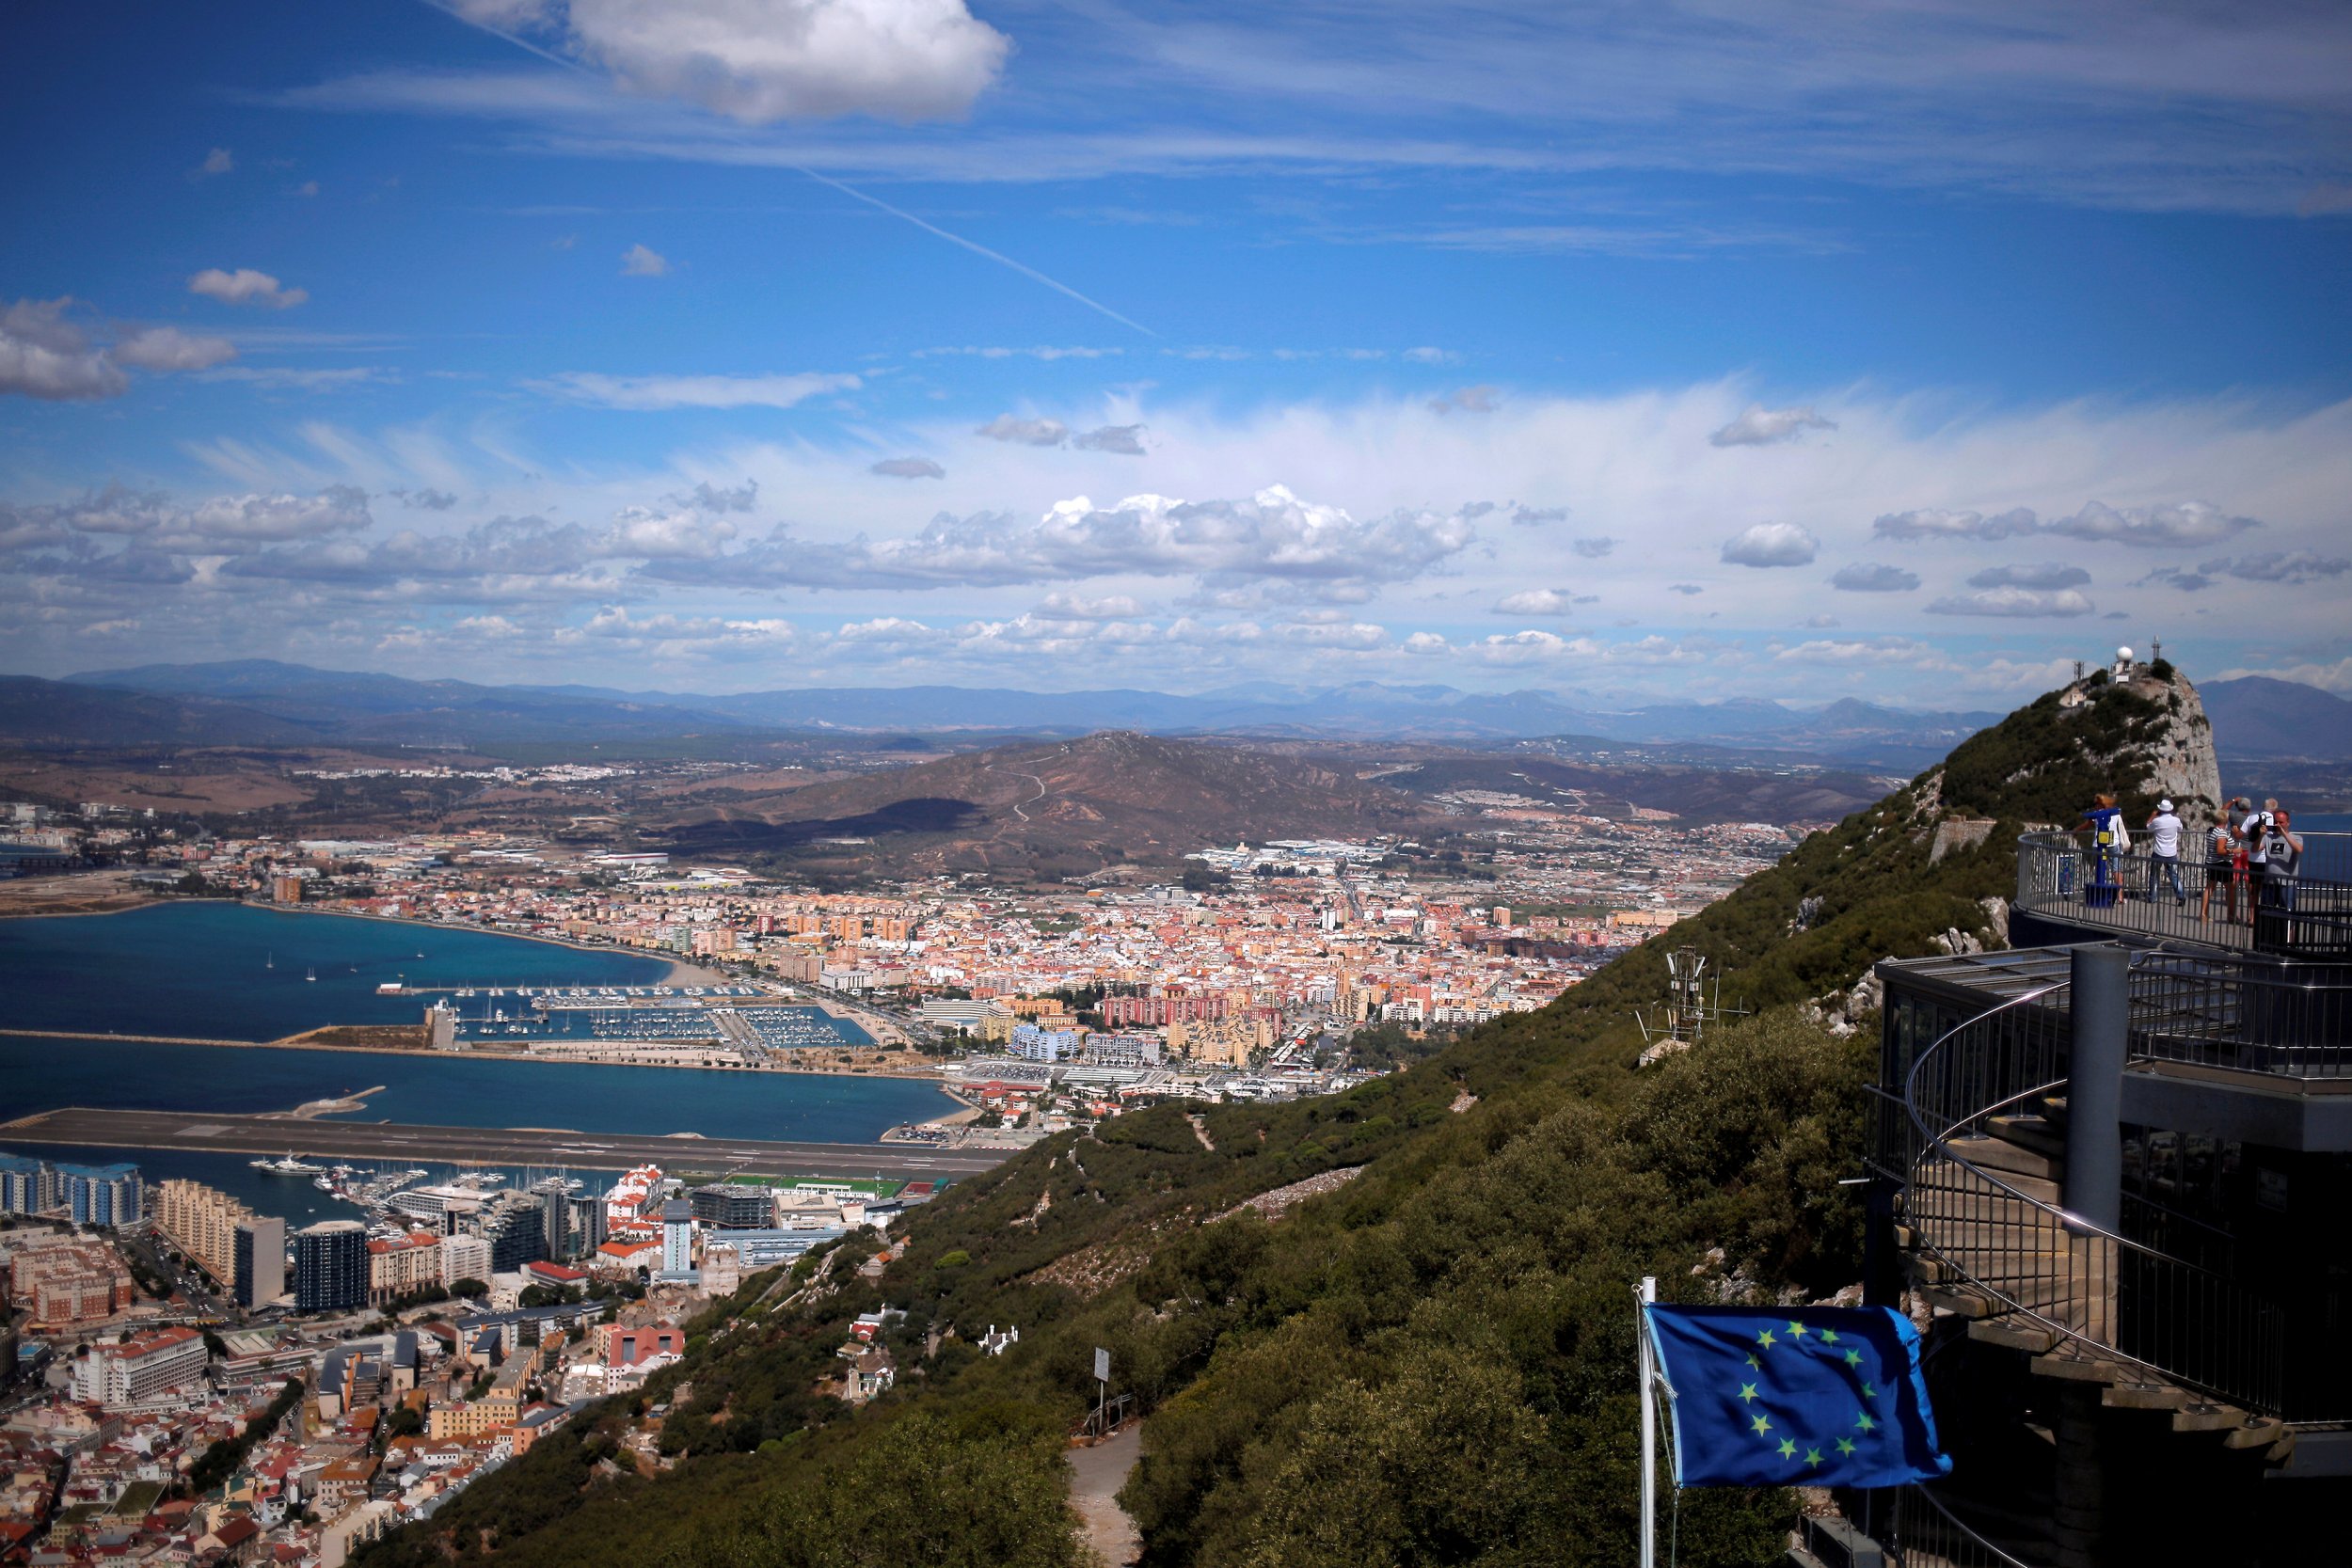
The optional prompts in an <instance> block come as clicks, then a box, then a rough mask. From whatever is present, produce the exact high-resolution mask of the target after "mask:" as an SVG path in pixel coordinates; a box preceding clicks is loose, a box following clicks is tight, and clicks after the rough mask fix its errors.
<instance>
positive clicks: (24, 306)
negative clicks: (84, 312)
mask: <svg viewBox="0 0 2352 1568" xmlns="http://www.w3.org/2000/svg"><path fill="white" fill-rule="evenodd" d="M71 304H72V300H71V299H47V300H42V299H20V300H18V301H17V302H16V303H15V304H14V305H11V306H9V307H8V309H5V310H0V392H14V393H16V394H18V395H19V396H21V397H28V398H40V399H41V400H42V401H43V402H47V403H64V402H70V401H72V400H76V399H83V398H110V397H114V396H115V395H117V394H118V393H119V392H121V391H123V390H124V389H125V388H128V387H129V386H130V384H131V383H130V378H129V377H128V376H126V375H124V374H123V373H122V372H121V371H120V370H119V369H118V368H116V366H115V365H114V364H113V362H112V361H110V360H109V359H108V358H107V357H106V356H105V355H104V354H103V353H101V352H100V351H98V350H96V349H93V348H92V347H90V345H89V340H88V339H87V338H86V337H84V336H83V334H82V331H81V329H80V328H79V327H76V326H75V325H73V324H72V322H69V321H67V320H66V319H65V310H66V307H67V306H69V305H71Z"/></svg>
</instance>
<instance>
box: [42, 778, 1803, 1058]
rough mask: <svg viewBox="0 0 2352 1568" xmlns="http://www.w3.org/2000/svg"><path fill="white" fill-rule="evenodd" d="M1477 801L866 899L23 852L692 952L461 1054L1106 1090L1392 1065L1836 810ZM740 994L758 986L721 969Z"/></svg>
mask: <svg viewBox="0 0 2352 1568" xmlns="http://www.w3.org/2000/svg"><path fill="white" fill-rule="evenodd" d="M1466 794H1468V795H1472V796H1475V797H1476V798H1475V799H1464V800H1460V801H1456V802H1453V804H1454V805H1455V806H1456V808H1457V809H1459V810H1461V811H1463V812H1464V813H1465V814H1466V816H1467V818H1468V821H1469V823H1470V824H1474V825H1475V827H1476V829H1477V832H1475V833H1474V834H1469V835H1463V836H1460V837H1457V838H1455V839H1454V840H1452V841H1450V842H1449V844H1448V846H1447V847H1444V848H1443V849H1438V850H1431V849H1428V848H1425V847H1423V846H1422V845H1421V844H1419V843H1417V842H1414V841H1412V840H1408V839H1400V838H1394V837H1390V838H1375V839H1363V840H1291V841H1279V842H1273V843H1262V844H1258V845H1248V844H1239V845H1231V846H1218V845H1202V846H1200V847H1197V848H1196V849H1195V850H1194V851H1193V852H1192V853H1191V854H1190V855H1188V856H1187V857H1186V859H1185V861H1184V867H1185V868H1184V872H1183V874H1182V876H1181V877H1179V878H1168V879H1149V878H1140V877H1131V878H1121V879H1076V880H1075V881H1073V882H1070V883H1063V884H1058V885H1052V886H998V885H993V884H992V883H990V882H988V881H987V880H986V879H981V878H977V877H971V876H963V877H946V876H942V877H936V878H931V879H926V880H922V881H906V882H897V883H891V884H885V885H880V886H876V887H872V888H866V889H860V890H855V891H848V892H819V891H816V890H813V889H811V888H808V887H806V886H794V885H792V884H790V883H788V882H784V881H778V880H773V879H766V878H763V877H761V876H759V875H756V874H755V873H753V872H751V871H749V870H746V869H744V868H742V867H740V866H738V865H730V864H726V863H715V862H702V861H691V862H690V861H685V860H679V859H673V858H672V857H671V856H669V855H667V854H665V853H661V852H595V851H589V852H582V851H579V850H575V849H570V848H566V847H563V846H561V845H557V844H554V843H552V842H550V841H549V840H548V839H546V838H543V837H530V836H520V835H512V834H503V833H498V832H489V831H474V832H445V833H428V834H416V835H404V836H402V837H398V838H389V839H381V840H355V839H340V840H339V839H323V838H299V839H277V838H268V837H258V836H256V837H234V836H226V835H215V834H213V833H210V832H204V831H202V830H200V829H194V830H192V829H187V828H173V827H168V826H161V827H159V826H156V825H153V824H151V823H149V822H147V821H145V820H142V819H138V818H135V817H130V816H126V814H122V813H110V812H106V811H104V810H103V809H101V808H94V807H93V808H85V810H84V811H83V812H82V813H80V814H67V813H58V812H52V811H49V810H47V809H45V808H40V807H37V806H27V805H19V806H16V807H14V808H13V810H14V813H15V818H16V825H15V840H16V844H17V847H19V848H20V849H21V850H24V851H27V852H29V851H31V850H33V849H36V848H45V849H48V850H49V851H51V852H52V853H54V854H56V855H57V856H60V857H65V856H69V855H71V856H81V857H89V856H104V857H109V858H111V859H113V860H114V861H115V862H116V863H117V866H116V869H115V870H113V871H111V872H108V873H104V875H108V876H112V877H115V878H117V879H119V880H120V881H122V882H123V883H124V884H125V888H126V892H125V896H126V898H129V897H144V896H152V897H158V898H175V897H184V896H190V895H199V896H215V897H235V898H243V899H247V900H259V901H266V902H270V903H273V904H276V905H278V906H284V907H300V908H304V909H309V910H319V911H335V912H341V913H346V914H354V915H368V916H374V917H378V918H385V919H397V920H414V921H424V922H429V923H432V924H436V925H443V926H457V927H470V928H477V929H484V930H491V931H497V932H501V933H505V934H509V935H516V936H525V937H533V938H539V939H544V940H551V941H560V942H570V943H576V944H581V945H588V946H595V947H600V948H614V949H622V950H629V951H637V952H643V953H645V954H648V955H654V956H660V957H662V958H668V959H670V960H672V961H673V962H674V964H675V968H674V970H673V972H672V974H671V979H672V983H673V987H674V988H675V989H674V990H673V992H672V993H671V994H669V995H667V996H657V995H650V994H643V993H641V994H638V995H635V996H619V995H599V994H597V993H596V992H594V991H593V990H590V991H584V992H582V993H580V994H577V995H572V996H561V995H535V996H524V995H517V994H511V993H509V994H501V995H497V996H492V995H489V994H487V993H485V992H482V991H479V990H477V991H471V992H469V993H468V994H465V995H453V994H446V993H444V994H432V993H429V992H427V991H425V990H419V991H418V992H417V996H418V1011H417V1012H415V1013H412V1014H410V1015H409V1016H410V1017H411V1018H412V1019H413V1018H421V1019H422V1023H421V1029H423V1030H424V1031H425V1033H426V1037H427V1039H428V1040H429V1041H430V1042H431V1043H435V1044H437V1045H439V1046H441V1047H443V1048H459V1049H470V1050H480V1051H500V1050H504V1051H519V1052H527V1053H533V1054H538V1055H544V1056H553V1057H558V1058H563V1059H577V1060H605V1061H634V1062H648V1063H661V1064H664V1065H686V1066H728V1067H768V1068H774V1069H812V1068H814V1069H826V1070H846V1069H862V1070H898V1071H906V1070H914V1071H927V1072H928V1071H935V1070H938V1069H940V1067H941V1066H942V1064H943V1063H945V1065H946V1066H947V1067H949V1068H956V1067H959V1066H961V1067H962V1068H964V1069H967V1070H966V1071H964V1072H963V1074H962V1075H964V1076H968V1075H969V1073H968V1068H969V1066H970V1065H971V1064H970V1061H969V1058H971V1057H973V1056H975V1055H977V1056H981V1057H998V1058H1003V1057H1010V1058H1013V1059H1018V1060H1025V1061H1029V1062H1035V1063H1043V1064H1047V1065H1049V1066H1052V1065H1057V1064H1062V1063H1073V1064H1082V1065H1084V1066H1087V1067H1092V1068H1100V1069H1112V1070H1113V1071H1114V1073H1116V1072H1117V1071H1119V1070H1127V1071H1132V1072H1134V1073H1136V1077H1134V1078H1130V1079H1126V1080H1123V1081H1121V1080H1118V1079H1116V1078H1114V1079H1113V1080H1111V1081H1109V1086H1111V1087H1113V1088H1115V1089H1133V1088H1135V1087H1136V1085H1137V1084H1139V1083H1141V1084H1148V1085H1152V1086H1157V1087H1160V1088H1161V1091H1162V1092H1166V1093H1177V1094H1184V1093H1197V1092H1200V1091H1202V1090H1203V1089H1205V1088H1208V1087H1209V1086H1211V1085H1221V1084H1223V1083H1224V1082H1226V1081H1228V1080H1232V1079H1235V1078H1242V1077H1251V1076H1255V1077H1259V1078H1263V1077H1264V1076H1265V1074H1264V1073H1263V1071H1262V1072H1259V1073H1256V1074H1253V1073H1252V1072H1251V1069H1278V1068H1279V1069H1283V1070H1284V1071H1285V1072H1287V1073H1289V1074H1290V1075H1292V1077H1293V1078H1294V1079H1297V1078H1298V1075H1299V1074H1301V1073H1304V1074H1307V1075H1308V1079H1300V1080H1299V1081H1300V1082H1302V1083H1303V1082H1307V1081H1309V1080H1311V1079H1312V1074H1314V1073H1316V1072H1318V1071H1321V1072H1326V1073H1327V1072H1328V1071H1329V1070H1332V1069H1344V1068H1346V1067H1348V1066H1350V1065H1353V1066H1357V1067H1359V1068H1362V1067H1365V1066H1370V1067H1373V1068H1375V1069H1376V1068H1377V1067H1378V1066H1379V1065H1381V1064H1380V1062H1379V1061H1376V1060H1375V1061H1371V1062H1366V1061H1363V1060H1358V1061H1355V1062H1353V1063H1351V1062H1350V1060H1349V1058H1348V1055H1347V1053H1346V1051H1345V1042H1346V1041H1347V1040H1348V1039H1349V1038H1350V1037H1353V1036H1355V1035H1357V1034H1359V1032H1373V1033H1376V1034H1378V1035H1379V1036H1380V1037H1383V1038H1385V1039H1390V1040H1395V1039H1397V1038H1398V1037H1405V1038H1410V1039H1425V1038H1428V1037H1432V1036H1433V1035H1434V1036H1436V1037H1442V1036H1443V1035H1444V1034H1445V1033H1447V1032H1449V1031H1451V1030H1453V1029H1454V1028H1456V1027H1459V1026H1462V1025H1466V1024H1471V1023H1476V1022H1482V1021H1484V1020H1486V1019H1489V1018H1493V1017H1497V1016H1500V1015H1502V1014H1504V1013H1509V1012H1516V1011H1529V1010H1533V1009H1534V1008H1537V1007H1541V1006H1544V1005H1545V1004H1547V1003H1549V1001H1551V1000H1552V998H1554V997H1555V996H1557V995H1558V994H1559V993H1560V992H1561V991H1562V990H1565V989H1566V988H1567V987H1569V986H1572V985H1574V984H1576V983H1577V982H1578V981H1579V980H1581V978H1582V977H1583V976H1585V975H1586V974H1590V973H1592V972H1593V971H1594V970H1595V969H1597V967H1599V966H1600V965H1601V964H1603V963H1606V962H1607V961H1608V960H1609V959H1610V958H1613V956H1615V955H1616V954H1617V953H1619V952H1621V951H1623V950H1624V949H1625V948H1627V947H1629V946H1631V945H1633V944H1636V943H1638V942H1642V941H1643V940H1645V939H1646V938H1647V937H1649V936H1650V935H1652V934H1653V933H1655V932H1656V931H1658V930H1661V929H1663V928H1665V927H1669V926H1671V925H1672V924H1673V923H1674V922H1675V921H1676V920H1677V919H1679V918H1680V917H1681V916H1683V915H1684V914H1687V913H1689V912H1691V911H1694V910H1696V909H1699V908H1702V907H1704V906H1705V905H1706V904H1708V903H1709V902H1711V901H1712V900H1713V899H1714V898H1716V897H1718V896H1720V895H1722V894H1723V893H1724V891H1726V890H1727V889H1729V888H1730V887H1731V886H1733V885H1736V884H1737V883H1738V882H1739V880H1740V879H1741V878H1743V877H1745V876H1747V875H1749V874H1751V873H1753V872H1754V871H1756V870H1757V869H1759V868H1761V867H1763V866H1765V865H1769V864H1770V863H1772V862H1773V861H1775V860H1777V859H1778V858H1779V856H1780V855H1782V854H1784V853H1785V852H1786V851H1787V850H1788V848H1789V847H1790V846H1791V845H1792V844H1793V843H1794V842H1795V840H1796V839H1798V838H1800V837H1802V836H1803V835H1804V832H1806V831H1808V829H1809V828H1810V827H1812V826H1816V825H1813V824H1798V825H1794V826H1783V825H1774V824H1770V823H1742V824H1707V825H1690V824H1684V823H1681V822H1679V821H1677V820H1674V819H1672V818H1671V817H1670V816H1668V814H1665V813H1662V812H1642V813H1638V814H1636V815H1635V816H1633V817H1632V818H1631V819H1612V818H1609V817H1605V816H1594V815H1583V814H1578V813H1575V812H1571V811H1566V810H1562V809H1560V808H1559V807H1558V806H1557V805H1556V804H1550V805H1547V804H1546V803H1545V802H1542V801H1539V800H1533V799H1527V798H1520V797H1516V796H1511V795H1506V794H1501V793H1496V792H1486V791H1476V792H1466ZM0 809H5V808H0ZM1465 846H1467V847H1465ZM72 880H76V881H87V877H85V878H80V879H72ZM729 986H733V987H737V988H740V990H739V993H729V992H726V991H724V990H718V989H716V988H723V987H729ZM387 989H388V990H390V989H395V988H391V987H388V988H387ZM687 992H692V993H694V994H692V995H691V996H690V995H687V994H685V993H687ZM779 1001H797V1002H801V1003H817V1004H822V1005H823V1006H826V1007H827V1008H828V1009H829V1010H830V1017H831V1021H832V1022H830V1023H829V1024H826V1025H824V1026H821V1027H818V1028H815V1029H813V1030H812V1029H811V1027H810V1026H809V1025H810V1020H809V1019H808V1018H807V1017H806V1016H804V1015H801V1016H794V1015H792V1014H791V1012H790V1010H789V1009H787V1008H781V1007H762V1006H760V1004H762V1003H770V1004H772V1003H775V1002H779ZM427 1003H430V1004H431V1005H432V1010H431V1011H430V1012H429V1013H428V1012H427V1011H426V1008H425V1005H426V1004H427ZM559 1014H560V1015H564V1016H563V1017H562V1018H560V1019H558V1018H556V1015H559ZM551 1019H555V1022H550V1020H551ZM665 1029H666V1030H667V1032H666V1033H665ZM318 1043H332V1042H331V1041H326V1040H322V1041H320V1042H318ZM1393 1053H1394V1051H1393V1048H1391V1050H1390V1052H1389V1054H1391V1055H1393ZM1312 1081H1314V1082H1317V1083H1319V1084H1321V1085H1322V1086H1328V1085H1327V1081H1326V1080H1312ZM1219 1092H1222V1091H1221V1090H1220V1091H1219ZM1243 1092H1245V1093H1248V1092H1271V1091H1269V1090H1266V1089H1263V1088H1260V1089H1257V1090H1255V1091H1253V1090H1252V1089H1251V1087H1250V1086H1249V1085H1244V1087H1243Z"/></svg>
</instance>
